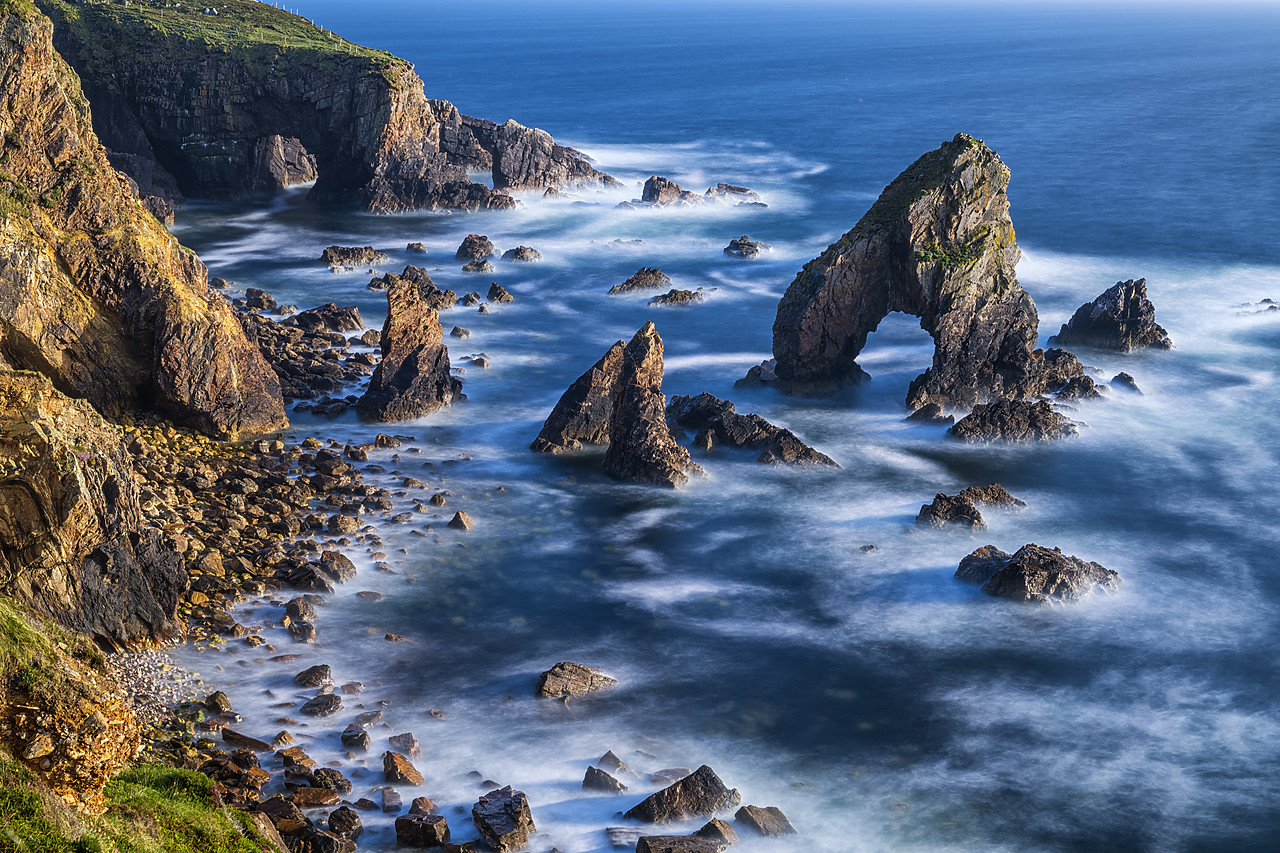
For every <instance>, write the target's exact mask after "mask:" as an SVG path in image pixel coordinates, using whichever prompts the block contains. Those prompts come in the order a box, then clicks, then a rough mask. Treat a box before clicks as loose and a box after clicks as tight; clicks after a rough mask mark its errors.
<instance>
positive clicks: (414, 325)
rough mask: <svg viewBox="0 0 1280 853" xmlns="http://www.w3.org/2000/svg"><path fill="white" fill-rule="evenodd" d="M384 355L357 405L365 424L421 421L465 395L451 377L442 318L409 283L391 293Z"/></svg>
mask: <svg viewBox="0 0 1280 853" xmlns="http://www.w3.org/2000/svg"><path fill="white" fill-rule="evenodd" d="M381 352H382V360H381V361H380V362H379V363H378V366H377V367H375V368H374V370H373V376H372V377H370V379H369V388H368V390H366V391H365V393H364V396H362V397H361V398H360V400H359V402H358V403H357V404H356V410H357V411H358V412H359V413H360V417H362V418H364V419H365V420H371V421H403V420H409V419H412V418H420V417H424V416H426V415H429V414H431V413H432V412H434V411H436V410H437V409H439V408H441V407H442V406H446V405H448V404H449V403H450V402H451V401H452V400H453V399H454V398H455V397H461V390H462V383H461V382H459V381H458V380H457V379H454V378H453V376H452V375H451V374H450V370H449V350H448V348H447V347H446V346H445V345H444V331H443V329H442V328H441V326H440V317H439V315H438V314H437V313H436V311H435V309H433V308H431V307H430V306H428V305H427V304H426V303H425V302H423V300H422V297H421V294H420V291H419V289H418V285H416V284H414V283H412V282H410V281H407V280H402V281H399V282H396V283H395V284H393V285H392V286H391V287H389V288H388V289H387V319H386V322H385V323H383V326H382V342H381Z"/></svg>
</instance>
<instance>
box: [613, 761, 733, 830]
mask: <svg viewBox="0 0 1280 853" xmlns="http://www.w3.org/2000/svg"><path fill="white" fill-rule="evenodd" d="M740 802H742V797H741V796H740V795H739V794H738V791H737V789H736V788H735V789H730V788H728V787H726V786H725V784H724V782H722V781H720V777H719V776H717V775H716V773H715V771H714V770H712V769H711V768H710V767H708V766H707V765H705V764H704V765H702V766H701V767H699V768H698V769H697V770H695V771H694V772H693V773H691V774H689V775H688V776H686V777H685V778H683V779H681V780H680V781H678V782H675V783H673V784H671V785H669V786H667V787H666V788H663V789H662V790H661V791H658V792H657V793H656V794H651V795H650V796H648V797H646V798H645V799H644V800H643V801H642V802H641V803H639V804H638V805H636V806H633V807H632V808H631V809H630V810H628V811H627V813H626V817H629V818H633V819H635V820H640V821H644V822H645V823H670V822H671V821H675V820H687V819H688V818H694V817H714V816H715V814H716V812H719V811H721V810H722V809H729V808H733V807H734V806H736V805H738V804H739V803H740Z"/></svg>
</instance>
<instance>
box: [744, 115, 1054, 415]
mask: <svg viewBox="0 0 1280 853" xmlns="http://www.w3.org/2000/svg"><path fill="white" fill-rule="evenodd" d="M1008 184H1009V170H1008V169H1007V168H1006V167H1005V165H1004V163H1002V162H1001V161H1000V158H999V157H997V156H996V154H995V152H993V151H991V149H989V148H987V146H986V145H984V144H982V143H981V142H979V141H978V140H976V139H973V138H971V137H968V136H965V135H964V134H958V135H957V136H956V137H955V138H954V139H953V140H951V141H950V142H947V143H944V144H943V145H942V147H941V148H938V149H937V150H936V151H931V152H929V153H928V154H925V155H924V156H923V157H921V158H920V159H919V160H917V161H916V162H915V163H914V164H912V165H911V166H910V167H909V168H908V169H907V170H906V171H904V172H903V173H902V174H901V175H899V176H898V177H897V178H896V179H895V180H894V181H893V183H891V184H890V185H889V186H888V187H886V188H885V190H884V192H883V193H881V195H880V198H879V200H877V201H876V203H875V204H874V205H872V207H871V209H870V210H869V211H867V213H866V215H865V216H863V217H862V219H861V220H860V221H859V222H858V224H857V225H856V226H854V228H853V230H852V231H850V232H849V233H847V234H845V235H844V236H843V237H841V238H840V239H839V240H838V241H837V242H835V243H832V244H831V245H830V246H829V247H828V248H827V250H826V251H825V252H823V253H822V254H821V255H820V256H819V257H817V258H815V259H814V260H812V261H810V262H809V263H808V264H806V265H805V267H804V269H803V270H801V271H800V273H799V274H798V275H797V276H796V278H795V280H794V281H793V282H792V283H791V285H790V287H788V288H787V292H786V294H785V295H784V296H783V297H782V300H781V301H780V302H779V303H778V313H777V317H776V319H775V320H774V324H773V354H774V360H775V364H774V365H772V369H773V373H774V375H775V377H776V378H775V379H774V380H773V381H774V384H776V385H777V386H778V387H780V388H782V389H783V390H786V391H788V392H791V393H823V392H826V391H830V390H832V389H834V388H836V387H838V386H840V385H843V384H846V383H850V382H856V381H858V380H860V379H861V378H863V377H864V376H865V374H864V373H863V371H862V369H861V368H860V367H859V366H858V364H857V361H856V359H857V357H858V354H859V353H860V352H861V351H862V348H863V347H864V346H865V345H866V342H867V335H868V334H869V333H870V332H872V331H873V330H874V329H875V328H876V326H877V325H878V324H879V323H880V321H881V320H883V319H884V317H885V316H886V315H887V314H888V313H889V312H890V311H900V312H903V313H906V314H912V315H915V316H917V317H919V318H920V325H921V327H922V328H923V329H924V330H925V331H927V332H929V334H930V335H931V336H932V337H933V340H934V347H935V349H934V355H933V366H932V367H931V368H930V369H929V370H927V371H925V373H923V374H922V375H921V376H919V377H917V378H916V379H915V381H913V382H912V383H911V388H910V390H909V391H908V393H907V405H908V406H910V407H911V408H912V409H916V408H919V407H921V406H924V405H926V404H928V403H937V404H939V405H940V406H944V407H950V406H958V407H963V408H971V407H973V406H975V405H977V404H978V403H982V402H985V401H988V400H992V399H1000V398H1021V397H1023V396H1025V395H1028V394H1033V393H1037V392H1038V391H1039V390H1040V387H1041V381H1040V370H1039V362H1040V358H1039V356H1038V354H1037V353H1036V350H1035V342H1036V325H1037V317H1036V307H1035V303H1034V302H1032V300H1031V297H1030V296H1029V295H1028V294H1027V292H1026V291H1025V290H1023V289H1022V287H1020V286H1019V284H1018V280H1017V278H1016V276H1015V275H1014V265H1015V264H1016V263H1017V261H1018V258H1019V254H1020V253H1019V251H1018V247H1017V244H1016V243H1015V242H1014V232H1013V223H1012V221H1011V220H1010V218H1009V200H1008V197H1007V196H1006V195H1005V190H1006V189H1007V187H1008ZM750 376H751V377H752V378H754V379H756V380H760V379H767V378H768V372H767V371H763V370H761V368H753V371H752V374H751V375H750Z"/></svg>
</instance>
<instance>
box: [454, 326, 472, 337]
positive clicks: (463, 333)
mask: <svg viewBox="0 0 1280 853" xmlns="http://www.w3.org/2000/svg"><path fill="white" fill-rule="evenodd" d="M449 336H450V337H454V338H469V337H471V330H470V329H464V328H462V327H461V326H454V327H453V328H452V329H451V330H450V331H449Z"/></svg>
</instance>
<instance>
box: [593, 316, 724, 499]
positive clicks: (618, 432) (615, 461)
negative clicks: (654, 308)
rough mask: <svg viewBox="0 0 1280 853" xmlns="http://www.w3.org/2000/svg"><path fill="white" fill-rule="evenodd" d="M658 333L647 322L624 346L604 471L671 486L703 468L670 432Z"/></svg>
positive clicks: (625, 477) (678, 483)
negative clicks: (663, 390)
mask: <svg viewBox="0 0 1280 853" xmlns="http://www.w3.org/2000/svg"><path fill="white" fill-rule="evenodd" d="M662 373H663V368H662V338H661V337H659V336H658V330H657V329H656V328H654V325H653V323H646V324H645V325H644V326H643V327H642V328H641V329H640V331H638V332H636V334H635V337H633V338H632V339H631V341H630V342H629V343H628V344H627V346H626V347H625V348H624V349H623V354H622V368H621V370H620V372H619V375H618V379H617V390H616V393H617V397H616V399H615V401H614V405H613V412H612V414H611V416H610V418H609V449H608V450H607V451H606V452H605V455H604V470H605V472H606V473H607V474H609V475H610V476H611V477H615V478H616V479H619V480H627V481H631V482H639V483H653V484H655V485H661V486H671V487H676V486H680V485H683V484H684V483H686V482H688V480H689V476H690V474H701V473H702V469H701V468H699V467H698V466H697V465H695V464H694V463H693V462H692V460H690V459H689V451H688V450H685V449H684V448H683V447H681V446H680V445H679V444H677V443H676V440H675V439H674V438H672V437H671V430H670V428H668V426H667V421H666V402H667V401H666V397H665V396H664V395H663V393H662Z"/></svg>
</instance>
